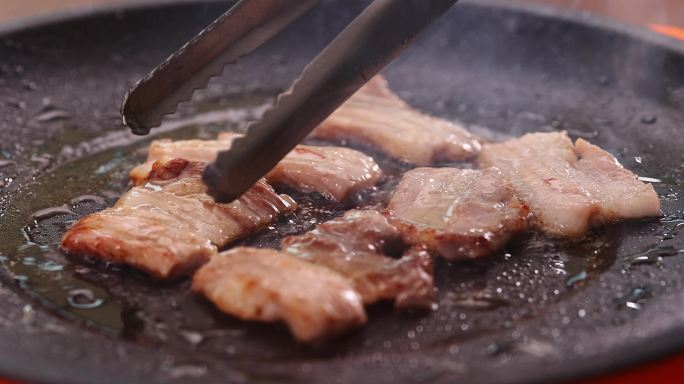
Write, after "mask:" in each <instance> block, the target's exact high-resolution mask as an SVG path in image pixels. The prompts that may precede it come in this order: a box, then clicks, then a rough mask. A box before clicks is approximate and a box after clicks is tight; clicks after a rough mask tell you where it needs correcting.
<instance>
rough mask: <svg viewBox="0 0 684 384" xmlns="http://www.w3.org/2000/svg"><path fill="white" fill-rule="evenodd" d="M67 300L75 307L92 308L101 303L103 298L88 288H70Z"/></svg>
mask: <svg viewBox="0 0 684 384" xmlns="http://www.w3.org/2000/svg"><path fill="white" fill-rule="evenodd" d="M67 302H68V303H69V305H70V306H72V307H74V308H76V309H93V308H97V307H99V306H100V305H102V304H103V303H104V300H103V299H101V298H98V297H96V296H95V294H94V293H93V291H91V290H90V289H72V290H71V291H69V297H68V298H67Z"/></svg>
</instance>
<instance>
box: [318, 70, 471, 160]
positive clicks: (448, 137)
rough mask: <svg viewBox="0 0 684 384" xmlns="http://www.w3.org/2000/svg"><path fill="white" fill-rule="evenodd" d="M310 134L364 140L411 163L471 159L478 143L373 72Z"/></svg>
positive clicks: (329, 138) (354, 140) (333, 138)
mask: <svg viewBox="0 0 684 384" xmlns="http://www.w3.org/2000/svg"><path fill="white" fill-rule="evenodd" d="M311 137H314V138H317V139H323V140H331V141H336V142H339V141H344V140H350V141H353V142H358V143H361V144H367V145H369V146H371V147H373V148H376V149H378V150H380V151H382V152H384V153H386V154H387V155H389V156H391V157H394V158H396V159H399V160H403V161H407V162H409V163H413V164H417V165H428V164H433V163H435V162H438V161H455V160H465V159H468V158H471V157H473V156H475V155H477V153H478V152H479V150H480V143H479V142H478V140H477V139H476V138H475V137H474V136H473V135H472V134H470V132H468V131H467V130H466V129H465V128H464V127H462V126H461V125H460V124H457V123H452V122H449V121H447V120H444V119H440V118H436V117H433V116H429V115H426V114H424V113H423V112H420V111H418V110H416V109H414V108H413V107H411V106H410V105H408V104H407V103H406V102H404V101H403V100H401V99H400V98H399V97H398V96H397V95H395V94H394V93H392V91H391V90H390V89H389V88H388V86H387V82H386V81H385V79H384V78H382V77H380V76H376V77H374V78H372V79H371V80H370V81H369V82H368V83H367V84H366V85H365V86H363V87H362V88H361V89H360V90H359V91H358V92H357V93H356V94H354V95H353V96H352V97H351V98H350V99H349V100H347V102H345V103H344V104H343V105H342V106H341V107H340V108H338V109H337V111H335V112H334V113H333V114H332V115H330V116H329V117H328V118H327V119H326V120H325V121H324V122H323V123H322V124H321V125H320V126H318V127H317V128H316V129H315V130H314V131H313V132H312V134H311Z"/></svg>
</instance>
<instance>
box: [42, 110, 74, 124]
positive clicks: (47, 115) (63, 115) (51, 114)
mask: <svg viewBox="0 0 684 384" xmlns="http://www.w3.org/2000/svg"><path fill="white" fill-rule="evenodd" d="M70 116H71V114H70V113H69V112H66V111H60V110H58V109H52V110H49V111H45V112H43V113H41V114H40V115H38V116H36V117H34V118H33V121H35V122H37V123H49V122H53V121H60V120H66V119H68V118H69V117H70Z"/></svg>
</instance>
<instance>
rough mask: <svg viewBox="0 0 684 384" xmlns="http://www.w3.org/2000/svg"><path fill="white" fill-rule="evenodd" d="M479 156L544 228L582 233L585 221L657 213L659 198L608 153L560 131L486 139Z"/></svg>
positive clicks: (587, 224) (588, 223) (592, 222)
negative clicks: (510, 186) (493, 140)
mask: <svg viewBox="0 0 684 384" xmlns="http://www.w3.org/2000/svg"><path fill="white" fill-rule="evenodd" d="M479 161H480V163H481V164H482V165H484V166H496V167H498V168H499V169H501V171H502V172H503V173H504V175H505V176H506V177H507V178H508V179H509V180H510V182H511V183H512V184H513V186H514V187H515V190H516V193H517V194H518V196H519V197H520V199H521V200H522V201H523V202H525V203H526V204H527V205H528V206H529V207H530V211H531V213H532V214H533V215H534V219H535V222H536V224H537V225H538V226H539V227H540V228H541V229H543V230H544V231H546V232H547V233H549V234H553V235H560V236H582V235H585V234H586V233H587V231H588V230H589V227H590V226H591V225H595V224H600V223H604V222H610V221H616V220H620V219H630V218H639V217H648V216H658V215H660V201H659V200H658V195H657V194H656V193H655V191H654V190H653V187H652V186H651V185H650V184H646V183H642V182H641V181H639V180H638V178H637V176H636V175H635V174H633V173H632V172H630V171H629V170H627V169H625V168H623V167H622V165H620V163H619V162H618V161H617V159H615V157H614V156H612V155H611V154H609V153H608V152H606V151H604V150H602V149H601V148H599V147H597V146H594V145H591V144H589V143H588V142H586V141H585V140H583V139H578V140H577V143H576V144H575V145H573V144H572V141H571V140H570V138H569V137H568V135H567V134H566V133H565V132H553V133H530V134H527V135H524V136H523V137H521V138H518V139H512V140H508V141H506V142H504V143H499V144H487V145H485V146H484V148H483V150H482V153H481V154H480V158H479Z"/></svg>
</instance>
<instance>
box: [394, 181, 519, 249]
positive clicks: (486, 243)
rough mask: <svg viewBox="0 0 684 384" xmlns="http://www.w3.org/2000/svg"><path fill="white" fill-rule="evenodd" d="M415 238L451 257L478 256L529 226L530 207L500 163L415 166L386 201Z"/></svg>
mask: <svg viewBox="0 0 684 384" xmlns="http://www.w3.org/2000/svg"><path fill="white" fill-rule="evenodd" d="M386 213H387V216H388V217H389V218H390V222H391V223H392V224H394V225H396V226H397V227H398V228H399V229H400V230H401V231H402V232H403V233H404V236H405V237H406V239H407V241H408V242H409V243H411V244H425V245H427V246H428V248H430V249H433V250H435V251H437V252H438V253H439V254H441V255H442V256H444V257H445V258H447V259H449V260H455V259H474V258H478V257H481V256H484V255H486V254H488V253H490V252H492V251H494V250H496V249H498V248H500V247H502V246H503V245H504V244H505V243H506V242H508V240H509V239H510V238H511V236H512V235H514V234H515V233H517V232H519V231H521V230H523V229H525V227H526V223H527V215H528V211H527V207H526V206H525V205H524V204H522V203H521V202H520V201H519V200H518V198H517V197H516V196H515V194H514V193H513V187H512V186H511V185H510V184H509V183H508V182H507V181H506V180H505V179H504V177H503V175H502V174H501V172H500V171H499V170H498V169H496V168H487V169H484V170H472V169H456V168H416V169H414V170H411V171H408V172H406V173H405V174H404V176H403V178H402V179H401V181H400V182H399V185H398V186H397V188H396V189H395V191H394V195H393V196H392V199H391V200H390V202H389V205H388V207H387V212H386Z"/></svg>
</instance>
